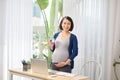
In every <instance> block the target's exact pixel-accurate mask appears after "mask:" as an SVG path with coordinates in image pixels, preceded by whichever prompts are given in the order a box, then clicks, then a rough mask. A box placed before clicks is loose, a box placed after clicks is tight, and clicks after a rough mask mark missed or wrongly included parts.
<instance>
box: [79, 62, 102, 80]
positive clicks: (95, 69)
mask: <svg viewBox="0 0 120 80" xmlns="http://www.w3.org/2000/svg"><path fill="white" fill-rule="evenodd" d="M80 75H86V76H88V77H89V80H100V79H101V75H102V66H101V64H100V63H98V62H97V61H95V60H89V61H87V62H85V63H84V64H83V65H82V67H81V69H80Z"/></svg>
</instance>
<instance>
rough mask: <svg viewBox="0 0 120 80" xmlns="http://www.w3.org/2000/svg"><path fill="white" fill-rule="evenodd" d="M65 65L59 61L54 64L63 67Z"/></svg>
mask: <svg viewBox="0 0 120 80" xmlns="http://www.w3.org/2000/svg"><path fill="white" fill-rule="evenodd" d="M65 65H66V63H65V62H59V63H57V64H55V66H57V67H64V66H65Z"/></svg>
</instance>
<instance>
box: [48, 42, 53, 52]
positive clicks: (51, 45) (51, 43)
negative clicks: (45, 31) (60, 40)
mask: <svg viewBox="0 0 120 80" xmlns="http://www.w3.org/2000/svg"><path fill="white" fill-rule="evenodd" d="M48 45H49V46H50V49H52V50H53V46H54V42H52V40H49V41H48Z"/></svg>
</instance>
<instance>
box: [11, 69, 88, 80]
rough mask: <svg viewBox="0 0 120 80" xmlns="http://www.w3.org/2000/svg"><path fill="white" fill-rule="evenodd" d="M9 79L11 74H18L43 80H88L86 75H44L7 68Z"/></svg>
mask: <svg viewBox="0 0 120 80" xmlns="http://www.w3.org/2000/svg"><path fill="white" fill-rule="evenodd" d="M9 74H10V75H9V80H13V75H18V76H22V77H28V78H31V79H43V80H88V77H86V76H80V75H79V76H78V75H77V76H73V77H71V76H70V77H68V76H59V75H45V74H38V73H32V71H31V70H29V71H23V70H22V69H9Z"/></svg>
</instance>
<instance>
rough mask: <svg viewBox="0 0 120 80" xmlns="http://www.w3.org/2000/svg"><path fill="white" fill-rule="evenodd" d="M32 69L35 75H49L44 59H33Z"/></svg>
mask: <svg viewBox="0 0 120 80" xmlns="http://www.w3.org/2000/svg"><path fill="white" fill-rule="evenodd" d="M31 69H32V72H34V73H40V74H48V65H47V61H46V60H44V59H31Z"/></svg>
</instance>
